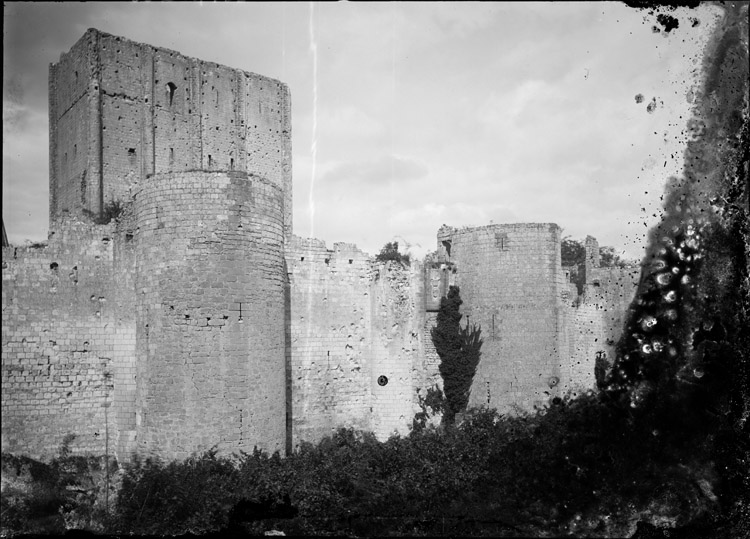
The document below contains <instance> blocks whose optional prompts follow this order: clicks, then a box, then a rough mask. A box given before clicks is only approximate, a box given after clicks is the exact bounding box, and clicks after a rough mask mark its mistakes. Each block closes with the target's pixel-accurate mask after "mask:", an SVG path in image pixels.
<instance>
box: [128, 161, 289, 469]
mask: <svg viewBox="0 0 750 539" xmlns="http://www.w3.org/2000/svg"><path fill="white" fill-rule="evenodd" d="M283 197H284V194H283V191H282V189H281V188H279V187H278V186H277V185H275V184H273V183H270V182H268V181H267V180H265V179H263V178H260V177H255V176H249V175H247V174H245V173H240V172H234V173H231V172H230V173H224V172H180V173H177V172H175V173H167V174H156V175H154V176H153V177H151V178H149V179H148V180H146V182H144V184H142V185H141V186H140V188H139V190H138V191H137V192H136V195H135V218H136V223H137V232H136V240H137V241H136V246H137V247H136V248H137V267H136V275H137V280H136V297H137V310H136V313H137V314H136V320H137V328H136V333H137V354H138V363H137V365H138V393H137V431H138V437H137V439H138V448H139V451H140V452H143V453H147V454H153V455H158V456H161V457H164V458H169V459H173V458H184V457H186V456H188V455H190V454H191V453H193V452H196V451H203V450H207V449H209V448H211V447H214V446H215V447H217V448H218V449H219V451H221V452H236V451H240V450H245V451H251V450H252V449H253V447H254V446H256V445H257V446H258V447H259V448H262V449H265V450H268V451H275V450H283V449H284V447H285V437H286V420H285V417H286V413H285V412H286V410H285V407H286V403H285V360H284V260H283V243H284V237H283V226H284V216H283V211H284V210H283V208H284V199H283Z"/></svg>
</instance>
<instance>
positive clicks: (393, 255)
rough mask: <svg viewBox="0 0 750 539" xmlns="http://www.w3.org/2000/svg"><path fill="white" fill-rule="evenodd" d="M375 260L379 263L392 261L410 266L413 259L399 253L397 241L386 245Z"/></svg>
mask: <svg viewBox="0 0 750 539" xmlns="http://www.w3.org/2000/svg"><path fill="white" fill-rule="evenodd" d="M375 260H377V261H378V262H387V261H389V260H392V261H394V262H399V263H401V265H402V266H408V265H410V264H411V257H410V256H409V255H408V254H401V253H399V252H398V242H397V241H394V242H392V243H391V242H389V243H386V244H385V245H384V246H383V248H382V249H381V250H380V253H378V254H377V255H375Z"/></svg>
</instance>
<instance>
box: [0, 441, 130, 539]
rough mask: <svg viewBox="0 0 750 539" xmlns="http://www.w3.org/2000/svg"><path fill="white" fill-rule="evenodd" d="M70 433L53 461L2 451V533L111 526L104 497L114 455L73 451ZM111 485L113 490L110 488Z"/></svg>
mask: <svg viewBox="0 0 750 539" xmlns="http://www.w3.org/2000/svg"><path fill="white" fill-rule="evenodd" d="M73 438H74V437H73V436H72V435H68V436H66V437H65V439H64V440H63V443H62V444H61V447H60V450H59V453H58V456H57V457H56V458H55V459H53V460H52V461H51V462H50V463H48V464H47V463H43V462H40V461H36V460H34V459H31V458H29V457H25V456H17V455H12V454H8V453H3V454H2V470H3V482H4V483H5V482H6V481H7V482H8V483H7V484H8V486H7V488H6V485H4V486H3V496H2V498H0V505H1V507H2V535H6V534H17V533H32V534H63V533H65V530H66V529H88V530H92V531H101V530H102V529H104V528H105V527H106V526H107V525H108V521H107V507H106V503H105V500H106V499H108V498H109V496H108V494H111V495H112V497H113V498H114V492H111V493H107V492H106V490H107V488H108V487H110V485H109V484H108V483H109V482H108V481H105V476H107V477H108V473H107V472H108V471H109V470H114V471H116V470H117V463H116V461H114V460H111V459H105V458H99V457H93V456H87V457H85V456H79V455H72V454H71V452H70V443H71V442H72V441H73ZM107 467H109V470H107V469H106V468H107ZM110 490H111V489H110Z"/></svg>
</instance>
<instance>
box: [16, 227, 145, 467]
mask: <svg viewBox="0 0 750 539" xmlns="http://www.w3.org/2000/svg"><path fill="white" fill-rule="evenodd" d="M133 273H134V256H133V249H132V243H131V242H130V240H129V235H128V234H126V233H120V232H118V231H117V230H115V227H114V225H109V226H92V225H88V224H84V223H76V222H69V221H68V222H64V223H61V224H60V227H59V229H58V231H57V233H56V234H54V235H52V236H51V238H50V240H49V242H48V243H47V244H40V245H35V246H28V247H23V248H22V247H8V248H4V249H3V262H2V277H3V287H2V306H3V332H2V416H3V421H2V450H3V451H4V452H6V451H7V452H11V453H17V454H26V455H30V456H32V457H35V458H42V459H48V458H51V457H54V456H56V455H57V453H58V451H59V449H60V447H61V445H62V444H63V441H65V440H66V439H67V440H68V441H69V444H68V445H69V449H70V450H71V451H73V452H74V453H95V454H109V455H116V456H117V457H118V458H125V457H127V456H128V455H129V454H130V452H131V451H132V450H133V440H134V436H135V410H134V402H135V401H134V397H135V353H134V352H135V317H134V310H133V300H132V298H133V293H132V292H133V289H132V286H133Z"/></svg>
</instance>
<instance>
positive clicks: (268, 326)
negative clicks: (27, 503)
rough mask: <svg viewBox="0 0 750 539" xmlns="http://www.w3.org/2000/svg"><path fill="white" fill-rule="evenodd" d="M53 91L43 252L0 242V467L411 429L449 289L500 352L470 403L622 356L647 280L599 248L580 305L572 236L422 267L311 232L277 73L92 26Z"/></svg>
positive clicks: (469, 243)
mask: <svg viewBox="0 0 750 539" xmlns="http://www.w3.org/2000/svg"><path fill="white" fill-rule="evenodd" d="M49 83H50V87H49V104H50V105H49V116H50V210H49V211H50V233H49V240H48V242H46V243H43V244H38V245H30V246H27V247H13V246H11V247H5V248H3V262H2V278H3V289H2V308H3V332H2V414H3V421H2V450H3V451H7V452H13V453H23V454H28V455H30V456H34V457H37V458H48V457H51V456H53V455H55V454H56V452H57V451H58V448H59V447H60V445H61V443H62V441H63V440H66V439H67V440H68V441H69V442H70V440H72V442H70V448H71V449H72V450H73V451H76V452H90V453H96V454H104V453H107V454H115V455H117V456H118V457H119V458H127V457H128V456H130V455H132V454H134V453H138V454H148V455H158V456H160V457H163V458H168V459H172V458H183V457H186V456H188V455H190V454H191V453H194V452H196V451H202V450H207V449H209V448H211V447H217V448H218V449H219V450H220V451H222V452H234V451H240V450H244V451H251V450H252V449H253V447H254V446H258V447H260V448H262V449H265V450H269V451H274V450H281V451H285V450H286V451H288V450H290V449H292V448H293V447H295V446H297V445H298V444H299V443H300V442H302V441H312V442H314V441H317V440H319V439H320V438H322V437H323V436H325V435H327V434H330V433H331V432H332V431H333V430H335V429H337V428H339V427H347V426H351V427H356V428H359V429H366V430H370V431H373V432H374V433H375V434H376V435H377V436H378V437H379V438H381V439H384V438H387V437H388V436H389V435H391V434H392V433H394V432H398V433H401V434H405V433H406V432H408V430H409V428H410V426H411V422H412V418H413V417H414V414H415V412H418V411H419V410H420V406H419V399H420V396H424V395H425V391H426V390H427V389H428V388H430V387H433V386H434V385H435V384H438V385H440V384H441V380H440V375H439V373H438V364H439V358H438V356H437V354H436V352H435V349H434V346H433V345H432V342H431V337H430V330H431V328H432V327H434V325H435V323H436V316H437V310H438V308H439V306H440V298H441V297H442V296H444V295H445V294H446V293H447V290H448V287H449V286H450V285H454V284H455V285H458V286H459V287H460V290H461V296H462V298H463V300H464V303H463V305H462V313H463V314H464V322H465V323H471V324H477V325H479V326H481V328H482V334H483V337H484V344H483V346H482V356H481V361H480V363H479V367H478V369H477V373H476V376H475V377H474V383H473V386H472V390H471V397H470V402H469V404H470V406H489V407H493V408H497V409H498V410H499V411H500V412H501V413H511V412H514V411H517V410H532V409H533V408H534V407H538V406H541V405H544V404H545V403H547V402H548V401H549V399H550V398H553V397H555V396H561V395H563V394H565V393H566V392H568V391H585V390H587V389H590V388H592V387H594V385H595V380H594V362H595V357H596V356H597V354H599V355H601V354H609V355H610V356H611V355H612V343H613V342H614V340H616V339H617V338H618V336H619V331H620V327H621V326H622V322H623V320H624V315H625V311H626V310H627V307H628V304H629V303H630V300H631V299H632V297H633V295H634V292H635V285H636V281H637V279H638V270H637V269H618V268H601V267H599V260H598V255H599V250H598V245H597V244H596V240H595V239H594V238H591V237H589V238H588V239H587V242H586V250H587V259H586V269H585V276H584V277H585V285H584V289H583V293H582V294H579V291H578V290H577V288H576V286H575V285H574V284H571V282H570V270H569V269H568V268H563V267H562V266H561V257H560V242H561V229H560V227H558V226H557V225H555V224H549V223H545V224H505V225H489V226H483V227H478V228H452V227H447V226H443V227H442V228H441V229H440V230H439V231H438V233H437V247H438V249H437V252H436V253H435V254H434V255H431V256H428V257H427V259H426V260H425V261H423V262H412V264H411V266H410V267H402V265H401V264H399V263H397V262H378V261H376V260H375V259H374V258H372V257H370V256H369V255H367V254H366V253H364V252H362V251H361V250H359V249H358V248H357V247H356V246H355V245H352V244H347V243H335V244H334V245H333V249H328V248H327V247H326V244H325V243H324V242H323V241H320V240H316V239H304V238H300V237H297V236H294V235H293V229H292V167H291V164H292V157H291V155H292V154H291V131H290V129H291V121H290V94H289V89H288V88H287V86H286V85H284V84H283V83H281V82H279V81H276V80H272V79H269V78H266V77H263V76H260V75H256V74H252V73H247V72H244V71H240V70H237V69H232V68H229V67H225V66H221V65H218V64H215V63H211V62H204V61H201V60H197V59H194V58H188V57H186V56H183V55H181V54H179V53H177V52H174V51H170V50H166V49H161V48H157V47H152V46H150V45H144V44H140V43H134V42H132V41H130V40H127V39H124V38H120V37H116V36H112V35H108V34H105V33H103V32H99V31H97V30H94V29H90V30H88V31H87V32H86V34H85V35H84V36H83V37H82V38H81V39H80V40H79V41H78V42H77V43H76V44H75V45H74V46H73V48H72V49H71V50H70V52H68V53H66V54H63V55H62V56H61V57H60V61H59V62H58V63H57V64H53V65H51V66H50V77H49ZM113 216H116V217H117V218H116V219H111V217H113Z"/></svg>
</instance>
